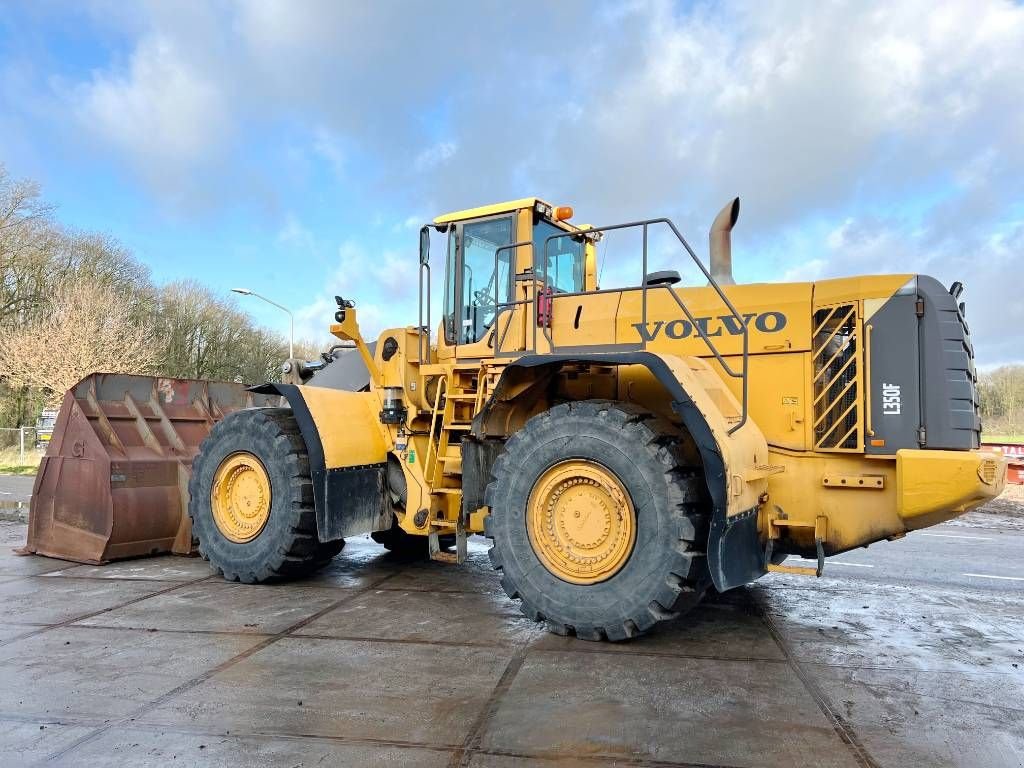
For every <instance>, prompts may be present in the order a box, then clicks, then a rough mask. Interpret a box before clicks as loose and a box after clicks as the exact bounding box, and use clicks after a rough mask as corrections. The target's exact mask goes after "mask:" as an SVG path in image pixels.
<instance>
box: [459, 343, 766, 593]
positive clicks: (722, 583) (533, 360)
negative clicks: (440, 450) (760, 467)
mask: <svg viewBox="0 0 1024 768" xmlns="http://www.w3.org/2000/svg"><path fill="white" fill-rule="evenodd" d="M572 363H596V364H599V365H611V366H620V365H642V366H644V367H645V368H647V369H648V370H649V371H650V372H651V373H652V374H653V375H654V377H655V378H656V379H657V380H658V381H659V382H660V383H661V385H662V386H663V387H664V388H665V390H666V391H667V392H668V394H669V395H670V396H671V398H672V410H673V411H675V413H676V414H677V415H678V416H679V418H680V419H681V420H682V422H683V425H684V426H685V427H686V429H687V431H688V432H689V433H690V436H691V437H692V438H693V440H694V442H695V443H696V445H697V449H698V450H699V451H700V456H701V461H702V462H703V464H704V478H705V482H706V483H707V489H708V494H709V496H710V498H711V504H712V517H711V525H710V529H709V532H708V542H707V557H708V570H709V571H710V573H711V580H712V582H713V583H714V585H715V588H716V589H718V590H719V591H725V590H726V589H731V588H733V587H738V586H741V585H743V584H748V583H749V582H751V581H754V580H755V579H758V578H760V577H761V576H763V575H764V574H765V573H767V570H766V568H765V562H764V547H763V545H762V542H761V540H760V536H759V533H758V527H757V518H758V515H757V512H758V503H757V501H756V496H757V495H759V494H758V493H755V494H754V496H753V498H751V494H750V493H745V494H744V495H743V498H745V499H747V501H749V502H750V503H749V505H748V506H747V507H746V508H743V509H740V510H738V511H734V513H733V514H732V515H730V514H729V511H730V510H729V486H730V483H729V472H728V467H727V463H728V462H727V459H728V457H729V455H730V452H732V453H735V452H737V451H736V447H735V446H734V445H733V443H736V442H739V443H742V444H750V445H753V446H754V447H755V451H756V450H757V449H762V456H763V457H764V459H766V458H767V453H768V449H767V443H766V441H765V439H764V436H763V435H762V434H761V433H760V430H758V429H757V427H756V426H755V425H754V424H753V423H751V422H749V421H748V423H747V424H746V425H744V426H743V427H742V428H741V429H740V430H738V431H737V432H736V433H735V436H734V437H730V436H729V435H728V434H727V428H726V424H725V422H724V420H723V418H722V416H721V414H720V412H719V411H718V409H717V408H715V406H714V403H713V402H712V401H711V399H710V398H709V397H708V396H707V394H706V392H703V391H697V390H700V389H701V385H700V383H699V382H698V381H696V379H695V377H694V375H693V374H692V371H691V373H690V375H689V378H690V379H691V381H690V382H689V383H690V389H692V390H694V391H693V393H691V392H690V391H688V390H687V388H686V387H684V386H683V384H682V382H681V381H680V378H681V377H686V373H685V371H690V368H691V362H690V361H689V360H684V359H682V358H679V357H677V356H674V355H662V354H657V353H653V352H642V351H640V352H609V353H575V354H565V355H558V354H548V355H526V356H524V357H521V358H519V359H518V360H516V361H515V362H513V363H510V364H509V365H508V366H507V367H506V368H505V370H504V371H503V372H502V375H501V378H500V379H499V380H498V384H497V385H496V386H495V389H494V392H493V393H492V395H491V398H490V399H489V400H488V402H487V403H485V404H484V407H483V408H482V409H481V412H480V414H478V416H477V418H476V420H474V426H473V432H472V434H473V436H474V437H475V438H477V439H484V435H483V434H482V426H483V424H484V423H485V422H486V419H487V415H488V413H489V412H490V411H491V410H492V409H493V408H494V407H495V405H496V403H497V402H499V401H500V400H501V399H502V397H503V394H504V391H505V390H507V388H508V382H509V380H510V379H511V378H514V376H515V375H516V374H518V371H516V374H514V375H513V376H509V375H508V374H509V371H510V370H515V369H520V370H522V369H534V370H536V371H537V373H538V374H541V375H552V374H554V373H557V371H558V369H560V368H561V367H562V366H563V365H566V364H572ZM700 365H701V366H703V367H704V368H707V366H706V363H703V362H702V361H701V362H700ZM545 369H546V370H545ZM707 370H708V372H709V374H710V376H714V377H715V380H716V381H718V382H719V383H721V380H720V379H718V377H717V374H714V373H711V372H710V369H707ZM722 386H723V388H724V384H722ZM730 397H731V395H730ZM712 422H714V423H715V426H714V427H713V426H712ZM718 422H721V423H718ZM745 438H746V439H745ZM754 455H755V456H756V452H755V454H754ZM736 458H739V457H736ZM734 504H735V502H734Z"/></svg>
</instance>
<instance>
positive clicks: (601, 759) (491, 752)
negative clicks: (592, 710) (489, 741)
mask: <svg viewBox="0 0 1024 768" xmlns="http://www.w3.org/2000/svg"><path fill="white" fill-rule="evenodd" d="M4 719H5V718H4V716H3V714H2V713H0V721H3V720H4ZM18 719H19V720H21V719H24V720H25V722H30V723H43V722H46V723H47V724H50V723H51V722H53V724H57V725H62V724H68V725H81V723H77V722H73V721H72V719H71V718H68V719H67V721H66V723H64V722H58V721H56V720H53V721H47V720H44V719H41V718H18ZM124 730H127V731H143V732H147V733H149V732H159V733H171V734H179V735H188V736H208V737H210V738H237V739H280V740H283V741H297V742H304V741H323V742H329V743H336V744H345V745H352V746H369V747H393V748H395V749H417V750H423V751H430V752H443V753H452V752H454V751H457V750H458V749H459V745H456V744H437V743H429V742H418V741H403V740H398V739H375V738H372V737H369V736H340V735H333V734H319V733H294V732H293V733H286V732H281V731H273V730H263V729H257V730H245V731H232V732H230V733H228V732H225V731H212V730H210V729H209V728H203V727H202V726H185V725H181V724H170V725H166V724H160V723H139V722H130V723H128V724H126V725H125V726H124ZM474 754H479V755H487V756H493V757H513V758H520V759H526V760H536V761H543V762H564V761H565V760H566V759H567V758H570V759H571V758H576V759H581V760H583V761H584V762H595V763H606V762H610V763H612V764H613V765H628V766H633V768H740V767H739V766H735V765H732V764H725V763H694V762H676V761H671V760H657V759H655V758H642V757H634V756H627V755H614V754H590V755H586V756H583V757H580V756H579V755H576V754H573V753H566V752H524V751H521V750H510V749H495V748H489V749H478V750H476V751H475V752H474Z"/></svg>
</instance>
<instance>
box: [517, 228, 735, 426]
mask: <svg viewBox="0 0 1024 768" xmlns="http://www.w3.org/2000/svg"><path fill="white" fill-rule="evenodd" d="M657 224H664V225H665V226H667V227H668V228H669V229H670V230H672V234H674V235H675V236H676V239H677V240H679V242H680V243H681V244H682V246H683V248H685V249H686V252H687V253H688V254H689V255H690V258H691V259H692V260H693V263H694V264H696V265H697V266H698V267H700V271H701V272H703V273H704V277H706V278H707V280H708V285H710V286H711V287H712V288H714V289H715V292H716V293H717V294H718V296H719V298H720V299H721V300H722V303H723V304H725V306H726V307H727V308H728V310H729V312H731V313H732V316H733V319H734V320H736V321H737V327H738V328H739V329H740V331H741V334H742V336H743V358H742V359H743V368H742V370H740V371H736V370H733V367H732V366H731V365H729V364H728V363H727V362H726V361H725V359H724V358H723V357H722V355H721V353H720V352H719V351H718V348H717V347H716V346H715V344H714V342H713V341H711V338H710V337H709V336H708V334H707V332H706V331H705V330H704V329H703V328H702V327H701V325H700V323H698V322H696V318H695V317H694V316H693V313H692V312H690V309H689V308H688V307H687V306H686V304H685V303H684V302H683V300H682V299H680V298H679V294H677V293H676V292H675V291H674V290H672V286H670V285H667V284H663V285H660V286H654V287H655V288H664V289H666V290H667V291H668V292H669V293H670V294H671V295H672V297H673V298H674V299H675V301H676V304H677V305H679V308H680V309H682V310H683V312H684V314H685V315H686V318H687V320H689V322H690V324H691V325H692V326H693V327H694V328H695V329H696V330H697V333H698V335H699V336H700V338H701V339H702V340H703V341H704V343H705V344H706V345H707V348H708V350H709V351H710V352H711V354H712V355H714V357H715V359H716V360H717V361H718V363H719V365H721V366H722V370H723V371H725V373H726V375H728V376H730V377H731V378H734V379H740V380H741V382H742V387H741V389H742V398H741V402H742V413H741V416H740V420H739V422H737V423H736V424H735V425H733V426H732V427H731V428H730V429H729V430H728V433H729V434H730V435H731V434H733V433H734V432H736V431H737V430H738V429H740V428H741V427H743V425H744V424H746V423H747V404H748V386H747V384H748V375H747V373H748V371H749V357H750V346H749V344H750V334H749V330H748V329H747V323H746V320H745V318H744V317H743V315H741V314H740V313H739V311H738V310H737V309H736V307H735V306H734V305H733V303H732V302H731V301H730V300H729V297H728V296H726V294H725V292H724V291H723V290H722V287H721V286H720V285H719V284H718V281H717V280H715V279H714V278H713V277H712V276H711V273H710V272H709V271H708V269H707V268H706V267H705V266H704V264H703V262H701V260H700V259H699V258H698V257H697V254H696V253H695V252H694V250H693V248H691V247H690V244H689V243H688V242H686V238H685V237H683V235H682V233H681V232H680V231H679V229H678V228H676V225H675V224H673V223H672V220H671V219H667V218H657V219H644V220H642V221H631V222H627V223H625V224H611V225H607V226H603V227H588V228H587V229H585V230H577V231H575V232H560V233H558V234H554V235H549V236H548V237H547V238H545V240H544V259H543V260H542V262H541V265H542V267H543V271H542V273H541V274H542V282H544V283H545V284H546V283H547V281H548V280H547V277H548V275H547V266H548V258H547V256H548V250H549V246H550V243H551V241H552V240H558V239H560V238H564V237H587V236H588V235H591V234H593V233H596V232H611V231H613V230H618V229H631V228H636V227H640V228H642V231H643V257H642V267H643V272H642V274H641V283H640V288H641V298H640V302H641V308H640V322H641V324H642V326H643V327H645V328H646V327H647V291H648V285H647V280H646V277H647V233H648V228H649V227H651V226H652V225H657ZM533 271H534V273H537V271H538V270H537V263H536V260H535V261H534V265H533ZM572 295H576V294H574V293H563V294H559V296H572ZM544 335H545V338H547V340H548V343H549V344H550V345H551V351H552V352H554V351H555V344H554V340H553V338H552V337H551V335H550V334H549V333H548V332H547V329H545V330H544ZM536 338H537V337H536V326H534V347H535V348H536ZM640 343H641V345H642V346H641V348H642V349H646V348H647V339H646V338H644V337H641V342H640Z"/></svg>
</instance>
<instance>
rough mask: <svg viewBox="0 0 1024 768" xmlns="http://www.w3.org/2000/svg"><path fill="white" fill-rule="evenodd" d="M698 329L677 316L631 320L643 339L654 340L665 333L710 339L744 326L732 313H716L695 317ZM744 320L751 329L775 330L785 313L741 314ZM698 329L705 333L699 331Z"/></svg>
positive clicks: (783, 323) (734, 332) (737, 332)
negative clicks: (653, 319)
mask: <svg viewBox="0 0 1024 768" xmlns="http://www.w3.org/2000/svg"><path fill="white" fill-rule="evenodd" d="M694 320H695V321H696V324H697V326H699V330H697V329H695V328H694V327H693V326H694V324H693V323H691V322H690V321H689V320H685V319H683V318H680V319H678V320H669V321H668V322H666V321H664V320H657V321H655V322H653V323H647V325H644V324H643V323H633V327H634V328H636V332H637V333H638V334H640V338H641V339H643V340H644V341H654V340H655V339H656V338H658V336H659V335H660V334H662V333H664V335H665V336H667V337H668V338H670V339H688V338H690V337H691V336H696V337H698V338H700V337H701V336H702V335H703V336H707V337H709V338H711V337H714V336H725V335H728V336H739V335H740V334H741V333H743V327H742V326H741V325H740V322H739V320H737V319H736V318H735V317H733V316H732V315H719V316H718V317H695V318H694ZM743 323H744V325H746V326H747V327H750V325H751V324H753V326H754V328H756V329H757V330H759V331H760V332H761V333H777V332H778V331H781V330H782V329H783V328H785V327H786V316H785V315H784V314H782V313H781V312H749V313H746V314H744V315H743ZM701 331H703V332H704V333H703V334H701Z"/></svg>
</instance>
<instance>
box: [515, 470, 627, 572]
mask: <svg viewBox="0 0 1024 768" xmlns="http://www.w3.org/2000/svg"><path fill="white" fill-rule="evenodd" d="M526 527H527V532H528V533H529V536H530V543H531V544H532V545H533V550H534V552H535V553H536V554H537V557H538V558H539V559H540V561H541V563H543V564H544V567H545V568H547V569H548V570H549V571H550V572H551V573H553V574H554V575H555V576H557V577H558V578H560V579H563V580H564V581H569V582H573V583H575V584H594V583H596V582H599V581H604V580H605V579H608V578H611V577H612V576H613V575H615V574H616V573H618V571H619V570H620V569H621V568H622V566H624V565H625V564H626V561H627V560H628V559H629V556H630V554H631V553H632V551H633V545H634V544H635V542H636V513H635V512H634V510H633V502H632V500H631V499H630V498H629V494H628V493H626V490H625V488H623V486H622V483H620V482H619V480H618V478H616V477H615V475H613V474H612V473H611V472H609V471H608V470H607V469H605V468H604V467H602V466H600V465H599V464H595V463H593V462H589V461H584V460H580V459H574V460H571V461H564V462H561V463H559V464H556V465H555V466H553V467H551V468H550V469H548V470H547V471H546V472H545V473H544V474H543V475H541V476H540V478H539V479H538V480H537V482H536V484H535V485H534V487H533V491H532V493H531V494H530V499H529V501H528V503H527V514H526Z"/></svg>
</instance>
